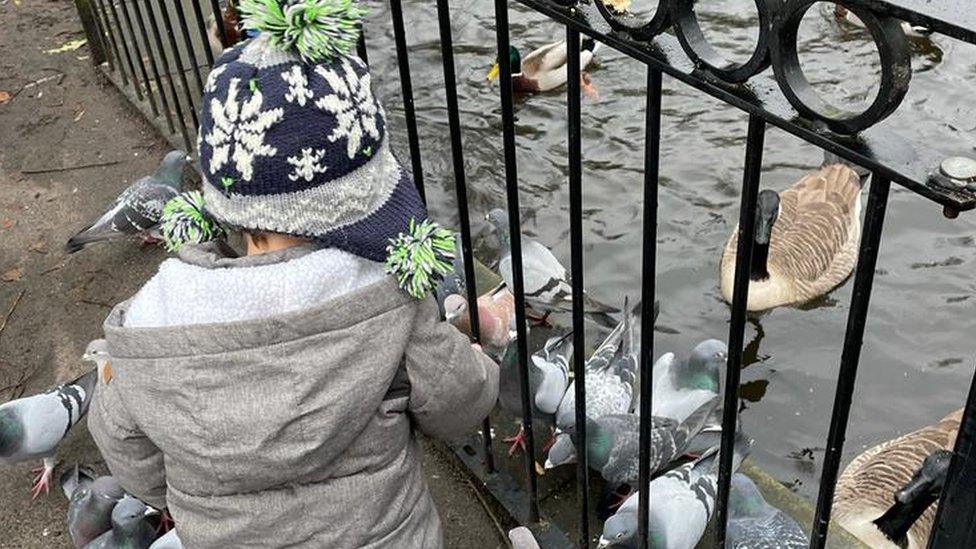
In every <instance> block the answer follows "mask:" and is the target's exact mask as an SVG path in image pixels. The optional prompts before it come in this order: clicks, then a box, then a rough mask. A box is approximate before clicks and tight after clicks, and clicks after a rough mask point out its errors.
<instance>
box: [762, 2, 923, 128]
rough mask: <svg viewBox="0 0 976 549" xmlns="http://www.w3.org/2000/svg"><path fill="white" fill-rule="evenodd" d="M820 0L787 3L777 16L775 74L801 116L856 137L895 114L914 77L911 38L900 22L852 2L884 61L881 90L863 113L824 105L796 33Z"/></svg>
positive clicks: (772, 47) (773, 51)
mask: <svg viewBox="0 0 976 549" xmlns="http://www.w3.org/2000/svg"><path fill="white" fill-rule="evenodd" d="M818 1H819V0H788V1H787V2H786V5H785V6H784V7H783V8H782V9H781V10H777V11H776V13H775V14H774V15H773V28H772V44H771V45H770V48H769V50H770V57H771V60H772V63H773V74H774V75H775V76H776V83H777V84H779V87H780V89H781V90H782V92H783V95H785V96H786V99H787V100H789V102H790V104H791V105H793V108H795V109H796V110H797V111H798V112H799V113H800V114H801V115H803V116H805V117H807V118H814V119H817V120H822V121H823V122H825V123H826V124H827V127H828V128H830V129H831V130H833V131H835V132H837V133H842V134H848V135H850V134H855V133H857V132H859V131H861V130H863V129H866V128H869V127H871V126H873V125H875V124H877V123H878V122H880V121H882V120H884V119H885V118H886V117H887V116H888V115H890V114H891V113H893V112H895V109H897V108H898V105H900V104H901V101H902V99H904V98H905V92H907V91H908V83H909V82H910V81H911V79H912V64H911V58H910V56H909V51H908V40H907V39H906V37H905V32H904V31H903V30H902V28H901V21H899V20H898V19H895V18H894V17H890V16H878V15H876V14H875V13H874V12H873V11H871V10H870V9H868V8H866V7H864V6H861V5H859V4H856V3H853V2H851V4H850V5H847V4H844V7H846V8H847V9H848V10H850V11H851V12H853V13H854V15H856V16H858V17H859V18H860V19H861V21H863V22H864V25H865V26H866V27H867V29H868V31H869V32H870V33H871V38H872V39H873V40H874V43H875V45H876V46H877V48H878V55H879V56H880V58H881V87H880V89H879V90H878V95H877V96H876V97H875V98H874V101H873V102H872V103H871V105H870V106H869V107H868V108H867V109H866V110H864V111H862V112H856V111H850V110H847V109H843V108H841V107H837V106H835V105H832V104H830V103H829V102H827V101H824V100H823V99H822V98H821V97H820V95H819V94H818V93H817V92H816V90H814V89H813V86H812V85H811V84H810V81H809V80H807V77H806V75H805V74H803V69H802V67H800V59H799V55H798V52H797V45H798V41H797V32H798V31H799V28H800V22H801V21H802V20H803V16H804V15H806V12H807V10H808V9H809V8H810V6H812V5H813V4H816V3H817V2H818Z"/></svg>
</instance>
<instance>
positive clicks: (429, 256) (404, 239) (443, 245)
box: [386, 219, 454, 299]
mask: <svg viewBox="0 0 976 549" xmlns="http://www.w3.org/2000/svg"><path fill="white" fill-rule="evenodd" d="M386 251H387V254H388V255H387V257H386V272H387V273H389V274H392V275H393V276H395V277H396V279H397V282H398V283H399V284H400V287H401V288H403V289H404V290H406V291H407V293H409V294H410V295H412V296H413V297H415V298H417V299H423V298H424V297H426V296H427V294H429V293H430V292H431V291H432V290H433V289H434V286H435V285H436V284H437V282H438V281H439V280H440V279H442V278H444V275H446V274H448V273H451V272H452V271H453V270H454V265H453V260H454V233H453V232H451V231H449V230H447V229H445V228H444V227H441V226H440V225H438V224H437V223H435V222H433V221H431V220H429V219H427V220H424V221H422V222H420V223H417V222H416V221H415V220H413V219H411V220H410V226H409V227H408V229H407V232H406V233H400V234H399V235H398V236H397V237H396V238H392V239H390V245H389V246H387V248H386Z"/></svg>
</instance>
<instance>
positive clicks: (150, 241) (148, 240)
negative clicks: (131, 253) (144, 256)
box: [139, 234, 162, 248]
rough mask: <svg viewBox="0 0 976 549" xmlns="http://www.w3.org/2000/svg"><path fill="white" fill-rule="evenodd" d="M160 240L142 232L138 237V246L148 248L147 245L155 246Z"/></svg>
mask: <svg viewBox="0 0 976 549" xmlns="http://www.w3.org/2000/svg"><path fill="white" fill-rule="evenodd" d="M160 242H162V241H161V240H160V239H158V238H156V237H153V236H149V235H148V234H144V235H141V236H140V237H139V247H140V248H148V247H149V246H155V245H156V244H159V243H160Z"/></svg>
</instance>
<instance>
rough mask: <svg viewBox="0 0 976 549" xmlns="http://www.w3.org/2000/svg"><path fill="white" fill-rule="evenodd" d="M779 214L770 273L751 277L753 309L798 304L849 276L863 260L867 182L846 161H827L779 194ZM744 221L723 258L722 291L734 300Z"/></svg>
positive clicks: (727, 245) (750, 302)
mask: <svg viewBox="0 0 976 549" xmlns="http://www.w3.org/2000/svg"><path fill="white" fill-rule="evenodd" d="M779 197H780V210H779V217H778V218H777V220H776V222H775V223H774V224H773V231H772V235H771V236H770V240H769V260H768V263H767V269H768V271H769V278H768V279H766V280H761V281H755V280H753V281H750V284H749V301H748V309H749V310H750V311H762V310H766V309H771V308H773V307H779V306H783V305H796V304H800V303H804V302H806V301H809V300H811V299H813V298H815V297H818V296H821V295H823V294H825V293H827V292H829V291H830V290H832V289H834V288H835V287H837V286H838V285H839V284H840V283H842V282H844V280H846V279H847V277H848V276H850V274H851V272H852V271H853V270H854V265H855V264H856V263H857V251H858V244H859V243H860V240H861V223H860V215H861V186H860V180H859V178H858V175H857V173H855V172H854V170H852V169H851V168H849V167H847V166H845V165H842V164H833V165H830V166H824V167H823V168H822V169H821V170H820V171H818V172H816V173H812V174H810V175H807V176H806V177H804V178H803V179H801V180H800V181H799V182H797V183H796V184H795V185H793V186H792V187H790V188H789V189H787V190H785V191H783V192H782V193H780V194H779ZM737 233H738V227H736V230H735V231H733V232H732V236H731V237H730V238H729V241H728V243H727V244H726V246H725V251H724V253H723V255H722V263H721V278H722V280H721V285H722V295H723V296H724V297H725V299H726V301H728V302H730V303H731V302H732V287H733V285H734V281H735V258H736V246H737V245H738V237H737Z"/></svg>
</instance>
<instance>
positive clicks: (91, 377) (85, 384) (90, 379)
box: [71, 367, 98, 415]
mask: <svg viewBox="0 0 976 549" xmlns="http://www.w3.org/2000/svg"><path fill="white" fill-rule="evenodd" d="M97 384H98V368H97V367H96V368H92V369H91V370H89V371H87V372H85V373H84V374H82V375H81V376H79V377H78V379H76V380H74V381H72V382H71V385H77V386H79V387H81V388H82V389H83V390H84V391H85V396H84V398H83V399H82V401H81V415H85V414H86V413H88V406H89V405H90V404H91V401H92V396H94V395H95V386H96V385H97Z"/></svg>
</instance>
